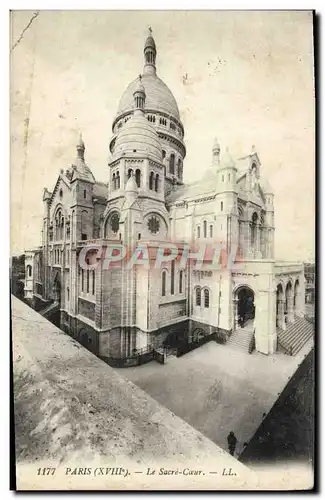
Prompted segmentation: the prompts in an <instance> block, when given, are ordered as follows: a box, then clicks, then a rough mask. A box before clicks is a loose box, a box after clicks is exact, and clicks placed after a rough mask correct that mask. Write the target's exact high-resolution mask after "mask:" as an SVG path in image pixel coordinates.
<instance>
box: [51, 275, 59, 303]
mask: <svg viewBox="0 0 325 500" xmlns="http://www.w3.org/2000/svg"><path fill="white" fill-rule="evenodd" d="M52 295H53V299H54V300H55V301H57V302H61V279H60V274H59V273H58V272H57V273H56V274H55V276H54V279H53V284H52Z"/></svg>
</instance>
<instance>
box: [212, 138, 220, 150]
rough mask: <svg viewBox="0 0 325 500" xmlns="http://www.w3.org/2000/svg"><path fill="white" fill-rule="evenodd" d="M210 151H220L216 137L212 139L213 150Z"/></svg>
mask: <svg viewBox="0 0 325 500" xmlns="http://www.w3.org/2000/svg"><path fill="white" fill-rule="evenodd" d="M212 149H213V150H218V151H220V143H219V141H218V139H217V138H216V137H215V139H214V143H213V148H212Z"/></svg>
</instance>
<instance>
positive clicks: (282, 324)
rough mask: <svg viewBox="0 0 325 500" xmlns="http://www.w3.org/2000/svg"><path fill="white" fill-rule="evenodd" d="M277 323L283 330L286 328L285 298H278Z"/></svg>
mask: <svg viewBox="0 0 325 500" xmlns="http://www.w3.org/2000/svg"><path fill="white" fill-rule="evenodd" d="M277 323H278V327H279V328H282V330H285V328H286V325H285V319H284V300H283V299H280V300H278V316H277Z"/></svg>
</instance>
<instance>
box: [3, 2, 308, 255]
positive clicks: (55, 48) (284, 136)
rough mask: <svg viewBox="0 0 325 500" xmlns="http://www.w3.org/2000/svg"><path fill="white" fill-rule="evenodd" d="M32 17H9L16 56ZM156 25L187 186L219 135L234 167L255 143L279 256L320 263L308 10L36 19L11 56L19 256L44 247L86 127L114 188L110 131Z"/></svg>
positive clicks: (46, 14)
mask: <svg viewBox="0 0 325 500" xmlns="http://www.w3.org/2000/svg"><path fill="white" fill-rule="evenodd" d="M32 15H33V12H19V11H16V12H15V13H14V14H13V15H12V33H11V46H13V45H14V44H15V42H16V41H17V40H19V37H20V35H21V32H22V30H23V29H24V28H25V26H26V25H27V23H28V22H29V20H30V18H31V17H32ZM149 26H151V27H152V29H153V35H154V38H155V41H156V45H157V52H158V55H157V73H158V75H159V76H160V77H161V78H162V79H163V80H164V82H165V83H166V84H167V85H168V86H169V88H170V89H171V91H172V92H173V94H174V96H175V98H176V100H177V102H178V106H179V109H180V114H181V119H182V121H183V124H184V128H185V143H186V147H187V156H186V159H185V162H184V180H185V182H192V181H195V180H198V179H199V178H200V177H201V176H202V174H203V173H204V171H205V170H206V169H208V168H209V166H210V162H211V148H212V144H213V139H214V137H215V136H217V137H218V138H219V141H220V143H221V148H222V149H224V148H225V147H226V146H229V149H230V152H231V153H232V155H233V156H234V157H239V156H242V155H244V154H247V153H249V152H250V150H251V146H252V144H254V145H255V146H256V151H257V153H258V154H259V157H260V160H261V162H262V167H261V175H262V177H266V178H267V179H268V181H269V182H270V184H271V186H272V187H273V189H274V192H275V207H276V233H275V251H276V257H277V258H279V259H288V260H295V259H301V260H302V259H303V260H305V259H312V258H314V211H315V207H314V182H315V171H314V170H315V167H314V81H313V38H312V36H313V32H312V29H313V28H312V15H311V13H308V12H226V11H223V12H222V11H214V12H212V11H210V12H194V11H192V12H191V11H189V12H185V11H184V12H181V11H179V12H141V11H138V12H127V11H126V12H118V11H93V12H92V11H41V12H40V15H39V16H38V17H37V18H36V19H35V20H34V21H33V23H32V24H31V26H30V27H29V29H28V30H26V32H25V33H24V36H23V37H22V39H21V41H20V42H19V43H18V44H17V45H16V46H15V48H14V49H13V51H12V54H11V55H12V58H11V224H12V253H13V254H17V253H20V252H22V251H23V250H24V249H28V248H31V247H33V246H35V245H38V244H39V243H40V227H41V220H42V216H43V203H42V194H43V187H44V186H46V187H47V188H48V189H50V190H52V189H53V186H54V184H55V181H56V179H57V176H58V174H59V172H60V169H61V168H63V169H66V168H68V167H69V166H70V165H71V163H72V162H73V160H74V158H75V155H76V150H75V144H76V140H77V132H78V130H79V129H81V130H82V132H83V137H84V140H85V143H86V160H87V163H88V165H89V166H90V167H91V169H92V171H93V173H94V175H95V177H96V179H97V180H102V181H104V182H107V180H108V167H107V160H108V145H109V139H110V136H111V124H112V121H113V118H114V116H115V115H116V111H117V106H118V102H119V99H120V97H121V95H122V93H123V92H124V90H125V88H126V87H127V85H128V84H129V82H130V81H131V80H133V79H134V78H136V77H137V76H138V74H139V73H140V72H141V71H142V69H143V45H144V41H145V38H146V36H147V30H148V27H149ZM185 74H187V75H188V78H187V82H186V84H184V83H183V76H184V75H185ZM27 117H29V126H28V127H27V122H26V118H27ZM27 131H28V137H27ZM26 138H27V139H26ZM26 143H27V146H26Z"/></svg>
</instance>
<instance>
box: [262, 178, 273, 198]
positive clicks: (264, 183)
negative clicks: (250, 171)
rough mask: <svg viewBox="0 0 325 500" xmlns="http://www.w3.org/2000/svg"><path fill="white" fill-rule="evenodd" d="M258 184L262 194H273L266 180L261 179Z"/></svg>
mask: <svg viewBox="0 0 325 500" xmlns="http://www.w3.org/2000/svg"><path fill="white" fill-rule="evenodd" d="M260 184H261V188H262V190H263V192H264V194H273V192H274V191H273V189H272V186H271V185H270V183H269V181H268V180H266V179H263V180H262V182H260Z"/></svg>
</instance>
